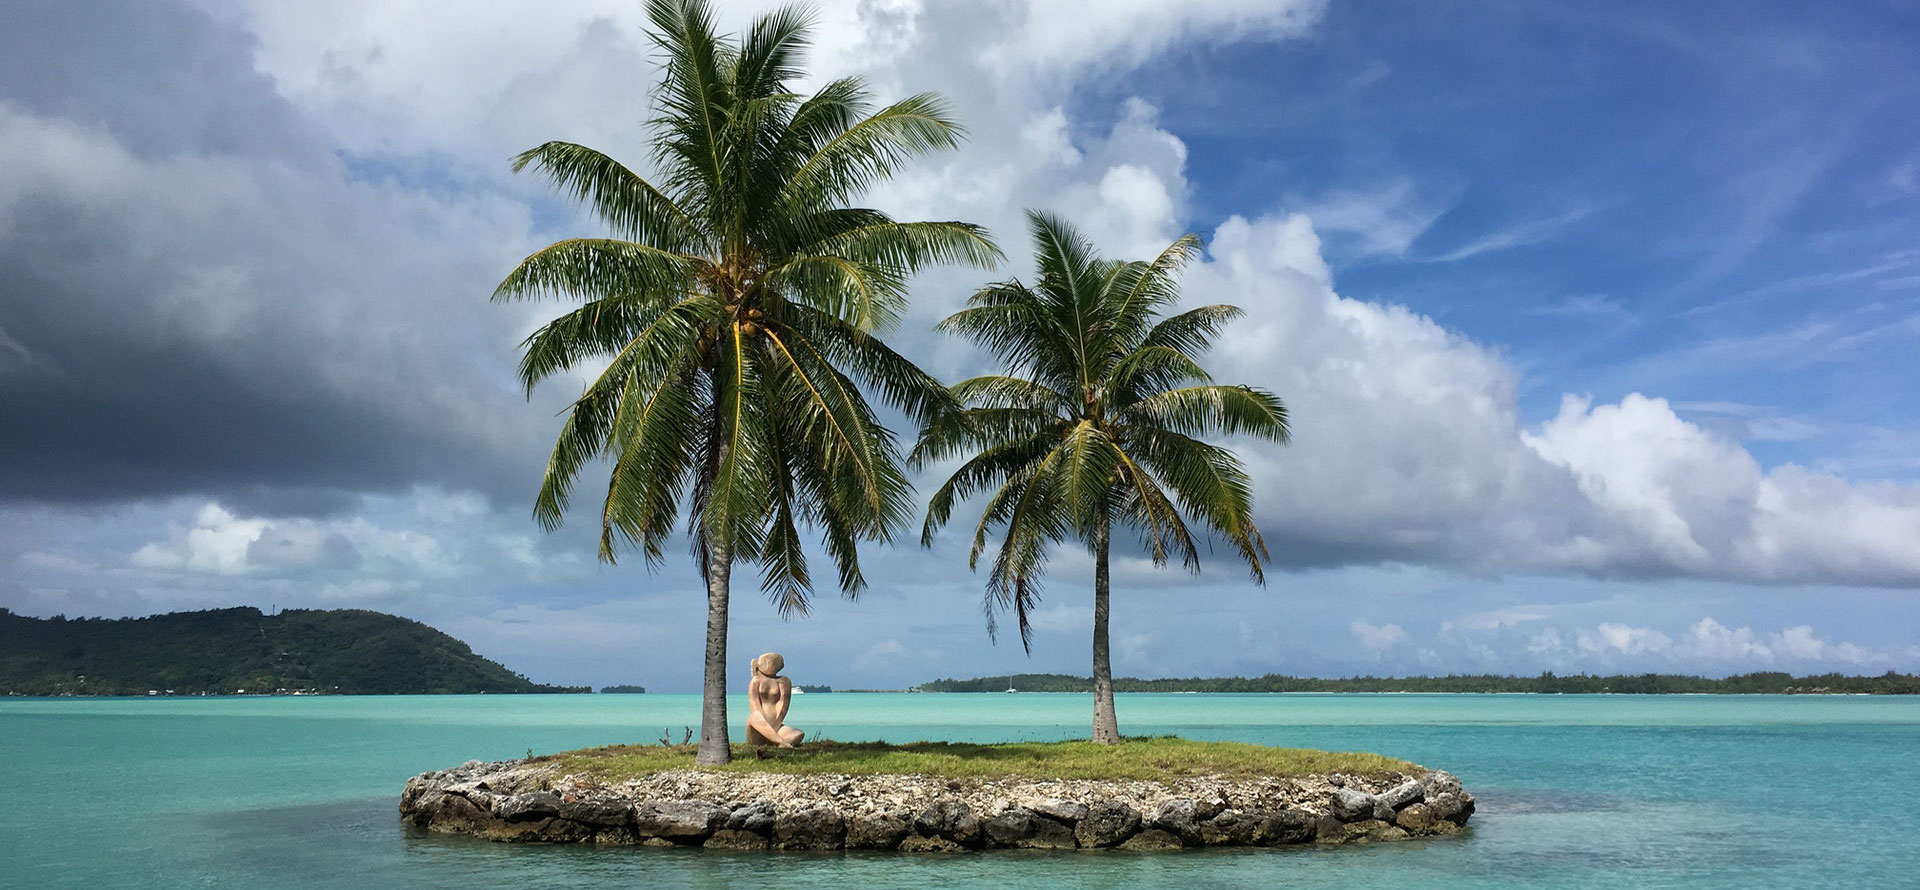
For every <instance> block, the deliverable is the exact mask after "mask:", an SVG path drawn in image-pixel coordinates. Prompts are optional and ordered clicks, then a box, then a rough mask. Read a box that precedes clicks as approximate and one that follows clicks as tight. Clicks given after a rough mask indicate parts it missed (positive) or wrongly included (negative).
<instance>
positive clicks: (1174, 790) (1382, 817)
mask: <svg viewBox="0 0 1920 890" xmlns="http://www.w3.org/2000/svg"><path fill="white" fill-rule="evenodd" d="M1336 779H1337V780H1338V782H1336V781H1335V780H1336ZM1390 781H1391V782H1392V783H1393V784H1391V785H1390V786H1386V785H1383V784H1381V780H1380V779H1379V778H1378V777H1374V776H1356V775H1343V776H1319V777H1302V778H1297V779H1296V778H1291V777H1278V776H1267V777H1245V778H1230V777H1224V776H1201V777H1178V778H1175V777H1169V778H1166V779H1162V780H1159V781H1154V780H1142V781H1127V782H1098V781H1088V780H1039V779H1027V778H1017V777H1006V778H976V779H969V780H966V781H960V780H953V779H945V778H936V777H929V776H918V775H901V776H846V775H825V776H816V775H787V774H780V773H760V772H752V771H748V772H741V773H729V772H709V771H701V770H693V769H669V770H662V771H659V772H656V773H650V774H647V775H644V776H639V777H635V778H633V779H630V780H625V781H622V782H620V783H619V784H607V783H604V782H600V781H596V780H594V779H593V778H591V777H586V776H580V775H570V774H566V773H564V772H563V771H562V768H561V767H560V766H558V765H557V763H555V762H551V761H540V762H537V763H535V762H521V761H509V762H502V763H492V764H475V765H472V766H469V767H463V768H460V769H455V770H442V771H439V772H433V773H423V774H421V775H419V776H416V777H414V778H413V779H411V780H409V781H408V782H407V783H406V786H405V787H404V788H403V789H402V791H401V794H400V807H399V815H400V818H401V820H402V821H403V823H404V824H407V825H409V826H417V827H419V828H423V829H426V830H429V831H434V832H444V833H452V834H466V835H471V836H476V837H481V838H486V839H491V840H497V841H507V842H546V843H580V842H590V843H595V844H607V845H633V844H644V845H649V846H681V847H686V846H697V845H703V844H704V845H706V846H710V847H712V848H714V849H733V850H757V849H765V848H780V849H840V848H847V849H870V850H877V849H889V848H892V849H900V850H906V851H910V852H934V851H956V850H961V849H979V848H980V847H982V846H987V845H991V846H996V847H1036V848H1046V849H1067V848H1076V847H1077V848H1084V849H1101V848H1105V849H1113V848H1121V849H1129V850H1141V849H1167V848H1171V847H1183V846H1184V847H1193V846H1203V845H1218V846H1276V845H1282V844H1296V843H1304V842H1307V841H1312V840H1318V841H1320V842H1323V843H1329V844H1339V843H1359V842H1367V843H1371V842H1376V841H1389V840H1398V839H1400V838H1403V837H1409V836H1419V837H1429V836H1434V835H1446V834H1456V833H1458V832H1459V831H1460V830H1461V826H1462V825H1464V824H1466V822H1467V821H1468V819H1469V818H1470V817H1471V816H1472V814H1473V812H1474V806H1475V800H1474V797H1473V795H1471V794H1469V793H1467V792H1466V791H1465V790H1464V789H1462V788H1460V783H1459V779H1457V778H1456V777H1454V776H1453V775H1451V774H1449V773H1445V772H1441V771H1437V770H1436V771H1433V772H1425V773H1422V774H1421V775H1420V776H1419V777H1418V778H1416V779H1411V780H1409V779H1408V778H1407V777H1405V776H1400V777H1395V778H1392V779H1391V780H1390ZM1371 788H1383V789H1384V790H1381V791H1379V792H1378V793H1367V789H1371ZM1143 801H1145V802H1146V803H1145V805H1144V807H1143V804H1142V802H1143ZM1229 803H1231V804H1232V806H1229ZM986 813H993V814H994V816H993V818H991V819H986V818H984V814H986Z"/></svg>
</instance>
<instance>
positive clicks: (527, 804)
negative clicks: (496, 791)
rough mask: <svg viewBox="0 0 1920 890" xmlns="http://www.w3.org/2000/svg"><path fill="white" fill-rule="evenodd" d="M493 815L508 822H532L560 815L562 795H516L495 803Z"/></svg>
mask: <svg viewBox="0 0 1920 890" xmlns="http://www.w3.org/2000/svg"><path fill="white" fill-rule="evenodd" d="M493 814H494V815H496V816H499V817H500V818H502V819H505V820H507V821H508V822H532V821H535V820H537V819H548V818H552V817H554V816H557V815H559V814H560V795H558V794H555V793H553V792H551V791H535V792H533V793H531V794H516V795H513V796H512V797H503V798H499V799H497V800H496V801H494V805H493Z"/></svg>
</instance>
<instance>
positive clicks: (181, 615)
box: [0, 608, 587, 695]
mask: <svg viewBox="0 0 1920 890" xmlns="http://www.w3.org/2000/svg"><path fill="white" fill-rule="evenodd" d="M149 690H157V691H160V692H166V691H168V690H171V691H173V692H174V693H175V694H179V695H197V694H200V693H202V692H205V693H209V694H217V695H231V694H234V693H237V692H239V691H241V690H245V691H246V692H247V693H271V692H293V691H296V690H298V691H308V692H324V693H342V694H391V693H436V694H451V693H473V692H585V691H587V690H586V689H584V688H581V689H576V688H570V687H557V686H544V685H541V684H538V683H534V682H533V681H531V680H528V679H527V678H526V677H523V676H521V675H519V674H516V673H514V672H512V671H509V670H507V669H506V668H505V667H503V666H501V665H500V664H499V663H498V662H494V661H489V660H487V659H485V658H482V657H480V656H478V655H475V654H474V653H473V650H472V649H470V648H468V647H467V644H465V643H462V642H460V641H459V640H456V639H454V638H453V637H450V636H447V635H446V634H444V633H441V632H440V631H437V630H434V629H433V628H431V627H428V626H426V625H424V624H421V623H420V622H418V621H410V620H408V619H405V618H400V617H396V616H393V615H386V614H382V613H380V612H368V611H364V610H361V609H333V610H311V609H297V610H296V609H290V610H288V611H285V612H281V613H279V614H275V615H264V614H262V613H261V612H260V610H259V609H253V608H237V609H213V610H209V611H205V612H174V613H170V614H166V615H154V616H151V617H148V618H113V619H107V618H77V619H69V618H64V617H59V618H28V617H26V616H24V615H16V614H14V613H12V612H10V611H8V610H6V609H0V694H7V693H17V694H21V695H66V694H73V695H145V694H147V692H148V691H149Z"/></svg>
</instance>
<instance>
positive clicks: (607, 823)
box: [560, 797, 633, 827]
mask: <svg viewBox="0 0 1920 890" xmlns="http://www.w3.org/2000/svg"><path fill="white" fill-rule="evenodd" d="M560 818H562V819H570V820H572V821H574V822H581V823H585V824H587V825H594V826H603V827H624V826H625V825H626V824H627V823H628V822H629V821H632V818H633V804H631V803H628V802H627V801H626V799H624V798H618V797H595V798H579V799H575V800H567V799H565V798H562V799H561V801H560Z"/></svg>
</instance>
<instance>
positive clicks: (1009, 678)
mask: <svg viewBox="0 0 1920 890" xmlns="http://www.w3.org/2000/svg"><path fill="white" fill-rule="evenodd" d="M1007 691H1008V692H1019V691H1020V690H1018V689H1015V688H1013V675H1012V674H1008V675H1007Z"/></svg>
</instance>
